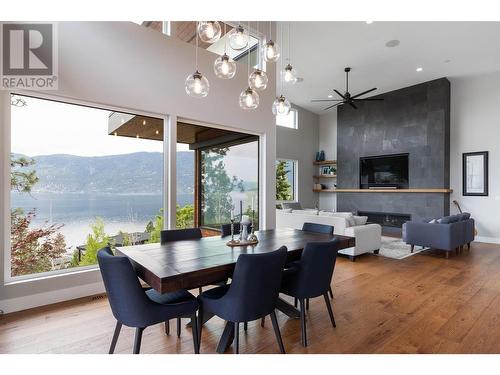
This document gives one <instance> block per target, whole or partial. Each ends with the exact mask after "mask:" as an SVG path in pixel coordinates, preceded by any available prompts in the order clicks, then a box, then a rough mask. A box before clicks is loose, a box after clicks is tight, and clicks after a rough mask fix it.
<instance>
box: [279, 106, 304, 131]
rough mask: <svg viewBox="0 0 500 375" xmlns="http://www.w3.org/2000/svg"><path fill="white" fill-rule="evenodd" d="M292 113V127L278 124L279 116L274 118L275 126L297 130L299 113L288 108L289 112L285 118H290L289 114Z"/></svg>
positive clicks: (294, 109)
mask: <svg viewBox="0 0 500 375" xmlns="http://www.w3.org/2000/svg"><path fill="white" fill-rule="evenodd" d="M292 112H293V113H294V126H293V127H290V126H286V125H280V124H278V118H279V115H278V116H276V126H280V127H282V128H285V129H292V130H298V129H299V111H298V110H297V109H296V108H290V112H289V113H288V115H287V116H290V113H292Z"/></svg>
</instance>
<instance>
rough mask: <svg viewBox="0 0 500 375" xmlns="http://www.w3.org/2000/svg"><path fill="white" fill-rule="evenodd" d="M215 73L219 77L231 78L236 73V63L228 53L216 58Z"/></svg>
mask: <svg viewBox="0 0 500 375" xmlns="http://www.w3.org/2000/svg"><path fill="white" fill-rule="evenodd" d="M214 73H215V75H216V76H217V77H218V78H222V79H231V78H233V77H234V75H235V74H236V63H235V62H234V61H233V60H232V59H231V58H230V57H229V56H228V55H227V54H223V55H222V56H219V57H217V59H215V62H214Z"/></svg>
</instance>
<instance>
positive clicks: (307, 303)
mask: <svg viewBox="0 0 500 375" xmlns="http://www.w3.org/2000/svg"><path fill="white" fill-rule="evenodd" d="M306 310H309V298H307V299H306Z"/></svg>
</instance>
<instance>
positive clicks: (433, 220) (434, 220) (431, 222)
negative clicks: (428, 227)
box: [429, 219, 438, 224]
mask: <svg viewBox="0 0 500 375" xmlns="http://www.w3.org/2000/svg"><path fill="white" fill-rule="evenodd" d="M429 224H438V221H437V220H436V219H432V220H431V221H429Z"/></svg>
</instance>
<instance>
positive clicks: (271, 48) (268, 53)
mask: <svg viewBox="0 0 500 375" xmlns="http://www.w3.org/2000/svg"><path fill="white" fill-rule="evenodd" d="M262 56H263V57H264V60H265V61H266V62H276V61H278V59H279V58H280V47H279V46H278V45H277V44H276V43H274V42H273V41H272V40H269V41H268V42H267V43H266V44H264V45H263V46H262Z"/></svg>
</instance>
